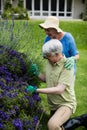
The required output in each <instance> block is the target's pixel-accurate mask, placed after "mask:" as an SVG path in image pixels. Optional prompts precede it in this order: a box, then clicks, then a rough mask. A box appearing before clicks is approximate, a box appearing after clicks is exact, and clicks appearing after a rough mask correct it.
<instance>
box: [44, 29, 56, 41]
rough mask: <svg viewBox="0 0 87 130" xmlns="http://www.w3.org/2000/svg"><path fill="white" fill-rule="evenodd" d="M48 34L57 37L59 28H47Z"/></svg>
mask: <svg viewBox="0 0 87 130" xmlns="http://www.w3.org/2000/svg"><path fill="white" fill-rule="evenodd" d="M45 32H46V34H47V35H48V36H49V37H50V38H52V39H56V34H57V30H56V29H54V28H48V29H45Z"/></svg>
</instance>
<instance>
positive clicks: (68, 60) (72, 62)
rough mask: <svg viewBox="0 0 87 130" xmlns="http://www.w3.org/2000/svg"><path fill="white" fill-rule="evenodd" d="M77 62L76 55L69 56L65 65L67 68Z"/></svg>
mask: <svg viewBox="0 0 87 130" xmlns="http://www.w3.org/2000/svg"><path fill="white" fill-rule="evenodd" d="M75 63H76V59H75V56H72V57H69V58H67V60H66V63H65V64H64V67H65V68H66V69H71V68H72V67H73V66H74V64H75Z"/></svg>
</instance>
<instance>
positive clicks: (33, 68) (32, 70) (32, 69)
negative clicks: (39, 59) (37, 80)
mask: <svg viewBox="0 0 87 130" xmlns="http://www.w3.org/2000/svg"><path fill="white" fill-rule="evenodd" d="M29 72H30V73H31V74H33V75H35V76H36V77H38V75H39V74H40V71H39V69H38V67H37V65H36V64H32V65H31V66H30V69H29Z"/></svg>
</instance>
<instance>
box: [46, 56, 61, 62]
mask: <svg viewBox="0 0 87 130" xmlns="http://www.w3.org/2000/svg"><path fill="white" fill-rule="evenodd" d="M46 59H48V61H49V62H50V64H55V63H56V62H58V61H59V60H60V54H55V55H51V54H47V55H46Z"/></svg>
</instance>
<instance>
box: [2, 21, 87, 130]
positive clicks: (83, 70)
mask: <svg viewBox="0 0 87 130" xmlns="http://www.w3.org/2000/svg"><path fill="white" fill-rule="evenodd" d="M41 22H43V21H41V20H37V21H35V20H29V22H28V26H26V24H25V23H24V21H15V26H16V29H15V27H14V30H16V31H15V32H16V33H15V35H14V39H13V40H10V41H9V37H11V38H12V34H13V30H12V32H11V31H10V30H6V26H9V25H6V24H7V23H6V24H5V25H4V30H3V29H2V28H1V31H0V35H1V37H0V42H1V43H3V44H6V43H7V44H12V43H13V47H16V49H17V50H19V51H21V52H25V53H26V54H27V56H28V57H29V58H30V60H32V62H33V63H37V64H38V65H39V66H40V69H41V70H42V71H44V69H43V68H44V67H43V66H44V64H45V61H44V60H43V59H42V53H41V47H42V45H43V41H44V37H45V32H44V30H42V29H40V28H39V27H38V24H39V23H41ZM21 24H22V26H21ZM24 24H25V25H24ZM9 27H10V26H9ZM60 28H61V29H62V30H64V31H67V32H71V34H72V35H73V36H74V38H75V41H76V45H77V47H78V50H79V53H80V60H79V61H78V62H77V74H76V81H75V92H76V97H77V110H76V112H75V113H74V114H73V117H74V116H79V115H81V114H84V113H87V22H86V21H60ZM19 32H20V33H19ZM17 36H19V39H18V37H17ZM14 43H16V44H14ZM40 87H46V86H45V84H43V83H42V84H41V86H40ZM40 96H41V98H42V104H43V106H44V109H45V110H46V113H47V114H49V108H48V105H47V100H46V95H43V94H40ZM44 118H45V123H44V128H43V130H47V127H46V123H47V122H46V121H47V120H46V119H47V117H46V116H45V117H44ZM78 130H86V129H84V128H82V127H81V128H78Z"/></svg>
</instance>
